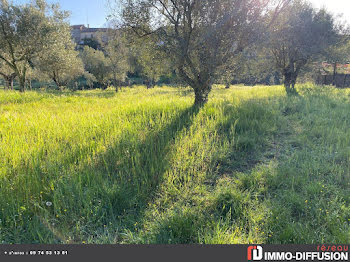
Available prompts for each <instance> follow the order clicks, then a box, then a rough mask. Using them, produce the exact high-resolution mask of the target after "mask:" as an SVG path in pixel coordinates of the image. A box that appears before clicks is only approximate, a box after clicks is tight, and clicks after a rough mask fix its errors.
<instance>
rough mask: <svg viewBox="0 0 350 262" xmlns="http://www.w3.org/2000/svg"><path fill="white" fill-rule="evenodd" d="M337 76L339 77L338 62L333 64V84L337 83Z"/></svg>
mask: <svg viewBox="0 0 350 262" xmlns="http://www.w3.org/2000/svg"><path fill="white" fill-rule="evenodd" d="M336 78H337V62H335V63H334V65H333V82H332V85H333V86H335V85H336Z"/></svg>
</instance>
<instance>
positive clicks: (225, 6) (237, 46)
mask: <svg viewBox="0 0 350 262" xmlns="http://www.w3.org/2000/svg"><path fill="white" fill-rule="evenodd" d="M116 2H118V3H119V5H118V8H119V9H118V10H120V18H121V19H120V20H121V21H122V24H123V25H124V26H125V28H127V29H129V30H130V32H133V33H134V34H135V35H136V36H139V37H150V36H152V38H153V39H154V40H155V41H156V44H157V48H158V49H159V50H162V51H163V52H164V53H165V54H166V55H167V57H169V58H171V61H172V62H173V63H174V66H175V68H176V70H177V74H178V75H179V77H181V78H182V80H183V81H184V82H185V83H187V84H188V85H189V86H191V87H192V89H193V90H194V93H195V104H197V105H203V104H204V103H206V102H207V101H208V95H209V93H210V91H211V89H212V84H213V83H214V81H216V80H217V79H218V77H220V74H221V72H222V70H225V66H229V65H230V62H231V60H232V59H233V58H234V57H235V56H237V55H238V54H240V53H241V52H242V50H244V48H245V47H247V46H250V45H251V44H252V43H254V42H255V41H257V40H258V39H259V37H260V36H261V35H262V34H264V32H266V27H267V26H269V25H270V24H271V23H273V21H274V19H275V18H276V17H277V16H278V14H279V12H280V11H281V10H283V9H284V7H285V6H286V5H287V3H288V2H289V0H277V1H276V0H118V1H116ZM271 10H274V11H273V12H272V13H273V14H272V15H271V12H269V11H271Z"/></svg>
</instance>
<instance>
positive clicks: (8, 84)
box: [5, 77, 13, 90]
mask: <svg viewBox="0 0 350 262" xmlns="http://www.w3.org/2000/svg"><path fill="white" fill-rule="evenodd" d="M5 82H6V87H5V90H10V88H11V89H12V85H11V78H10V77H9V78H6V79H5ZM12 82H13V81H12Z"/></svg>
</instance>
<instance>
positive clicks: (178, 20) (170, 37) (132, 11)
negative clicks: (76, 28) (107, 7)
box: [0, 0, 350, 105]
mask: <svg viewBox="0 0 350 262" xmlns="http://www.w3.org/2000/svg"><path fill="white" fill-rule="evenodd" d="M114 1H115V7H117V8H116V9H115V10H117V11H113V14H112V17H114V20H113V26H112V28H111V29H110V30H109V32H108V34H109V37H108V38H109V41H108V42H107V43H106V42H103V41H101V40H100V39H99V37H97V38H96V39H85V40H84V41H83V45H82V46H79V47H77V46H76V45H75V44H74V43H73V41H72V36H71V28H70V26H69V22H68V17H69V14H68V13H67V12H65V11H62V10H61V9H60V7H59V6H58V5H50V4H48V3H47V2H46V1H45V0H36V1H32V2H31V3H30V4H23V5H17V4H13V3H12V2H11V3H10V2H9V1H7V0H0V25H1V27H0V77H1V78H2V79H3V81H4V83H5V85H6V87H7V88H13V82H14V80H15V79H16V80H17V82H18V84H19V88H20V91H21V92H24V91H25V90H26V89H28V88H32V82H33V81H36V82H52V83H54V84H55V86H56V88H58V89H63V88H71V89H82V88H101V89H106V88H107V87H109V86H114V87H115V89H116V91H118V90H119V89H120V88H121V87H122V86H124V85H129V84H133V83H143V84H145V85H146V86H147V87H148V88H152V87H153V86H154V85H156V84H159V83H166V84H178V85H184V86H190V87H191V88H192V89H193V91H194V94H195V104H197V105H203V104H204V103H206V102H207V101H208V95H209V93H210V91H211V89H212V86H213V84H216V83H220V84H224V85H225V86H226V87H227V88H229V87H230V85H231V84H235V83H244V84H249V85H255V84H281V83H283V84H284V86H285V88H286V92H287V93H288V94H295V93H296V89H295V84H296V82H297V81H298V79H300V78H301V77H302V78H307V77H309V78H312V77H313V75H314V74H319V73H322V72H321V71H322V68H320V67H318V66H315V65H317V64H321V62H322V61H328V62H329V63H331V64H333V65H334V72H333V74H334V79H335V76H336V74H337V65H338V64H339V63H346V62H348V61H349V60H350V42H349V33H348V31H347V26H346V25H344V24H341V23H340V22H339V21H337V20H336V18H335V17H334V16H332V15H331V14H330V13H329V12H328V11H327V10H325V9H320V10H317V9H315V8H314V7H313V6H312V5H311V4H310V3H309V2H307V1H303V0H215V1H213V0H171V1H168V0H114Z"/></svg>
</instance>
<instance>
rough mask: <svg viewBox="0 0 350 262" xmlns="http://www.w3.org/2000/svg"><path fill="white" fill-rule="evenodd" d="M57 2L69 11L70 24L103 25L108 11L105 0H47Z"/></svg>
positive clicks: (18, 0) (20, 1)
mask: <svg viewBox="0 0 350 262" xmlns="http://www.w3.org/2000/svg"><path fill="white" fill-rule="evenodd" d="M47 1H48V2H49V3H59V4H60V5H61V8H62V9H63V10H67V11H70V12H71V18H70V22H71V24H72V25H79V24H85V25H86V24H87V23H88V21H89V24H90V27H103V25H104V24H105V23H106V21H107V20H106V17H107V15H108V13H109V9H108V1H107V0H47ZM13 2H15V3H28V2H30V1H29V0H13Z"/></svg>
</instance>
